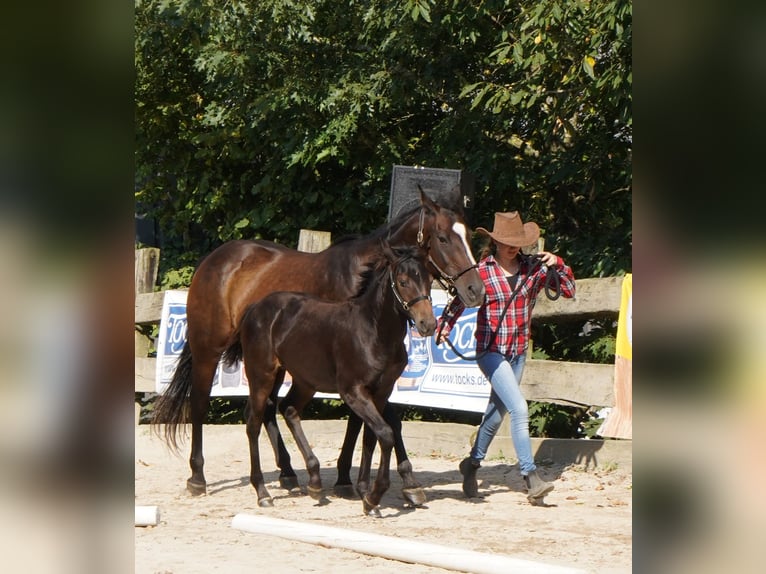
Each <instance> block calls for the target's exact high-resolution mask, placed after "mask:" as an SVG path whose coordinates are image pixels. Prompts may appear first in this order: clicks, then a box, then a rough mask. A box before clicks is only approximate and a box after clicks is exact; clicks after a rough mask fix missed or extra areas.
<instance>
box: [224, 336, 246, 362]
mask: <svg viewBox="0 0 766 574" xmlns="http://www.w3.org/2000/svg"><path fill="white" fill-rule="evenodd" d="M239 331H240V328H239V327H237V329H236V331H234V334H233V335H232V336H231V337H232V341H233V342H232V344H231V345H229V346H228V347H227V349H226V350H225V351H224V352H223V356H222V359H221V360H222V361H223V363H224V364H225V365H226V366H227V367H231V366H232V365H233V364H234V363H236V362H237V361H241V360H242V355H243V350H242V341H240V339H239Z"/></svg>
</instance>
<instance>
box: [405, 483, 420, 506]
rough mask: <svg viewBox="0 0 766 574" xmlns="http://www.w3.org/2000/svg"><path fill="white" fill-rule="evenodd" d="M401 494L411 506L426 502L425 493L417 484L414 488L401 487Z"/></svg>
mask: <svg viewBox="0 0 766 574" xmlns="http://www.w3.org/2000/svg"><path fill="white" fill-rule="evenodd" d="M402 495H403V496H404V499H405V500H406V501H408V502H409V503H410V504H411V505H412V506H423V505H424V504H425V503H426V493H425V492H423V489H422V488H420V487H419V486H417V487H415V488H403V489H402Z"/></svg>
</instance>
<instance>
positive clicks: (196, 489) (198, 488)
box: [186, 478, 207, 496]
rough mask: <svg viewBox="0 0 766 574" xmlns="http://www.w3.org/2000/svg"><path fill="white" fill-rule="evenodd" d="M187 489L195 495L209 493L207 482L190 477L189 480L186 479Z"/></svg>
mask: <svg viewBox="0 0 766 574" xmlns="http://www.w3.org/2000/svg"><path fill="white" fill-rule="evenodd" d="M186 490H188V491H189V492H191V493H192V494H193V495H194V496H200V495H202V494H207V483H205V482H196V481H193V480H192V479H191V478H190V479H189V480H187V481H186Z"/></svg>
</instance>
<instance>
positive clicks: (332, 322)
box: [224, 243, 436, 516]
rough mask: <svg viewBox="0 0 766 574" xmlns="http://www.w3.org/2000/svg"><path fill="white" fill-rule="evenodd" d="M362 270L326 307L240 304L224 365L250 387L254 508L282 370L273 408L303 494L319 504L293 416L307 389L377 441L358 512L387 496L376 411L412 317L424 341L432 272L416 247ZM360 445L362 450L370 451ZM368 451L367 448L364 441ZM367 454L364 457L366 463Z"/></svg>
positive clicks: (280, 299)
mask: <svg viewBox="0 0 766 574" xmlns="http://www.w3.org/2000/svg"><path fill="white" fill-rule="evenodd" d="M381 248H382V250H383V253H384V254H385V259H384V260H383V262H382V263H381V264H379V265H378V266H377V267H375V268H373V269H372V270H371V273H370V278H369V284H368V285H367V286H366V288H365V289H364V290H363V292H362V294H361V295H359V296H358V297H356V298H354V299H351V300H349V301H344V302H330V301H325V300H323V299H319V298H317V297H314V296H311V295H306V294H303V293H295V292H278V293H272V294H271V295H268V296H267V297H264V298H263V299H261V300H260V301H259V302H258V303H255V304H253V305H251V306H249V307H248V309H247V310H246V311H245V314H244V316H243V318H242V322H241V324H240V326H239V328H238V330H237V332H236V333H235V337H236V338H237V340H236V341H235V342H234V343H233V344H232V345H231V347H229V349H228V350H227V351H226V353H225V355H224V360H225V361H227V362H229V363H231V362H233V361H235V360H238V359H243V360H244V363H245V372H246V374H247V378H248V381H249V385H250V398H249V401H250V409H249V410H250V414H249V417H248V420H247V435H248V439H249V442H250V464H251V473H250V482H251V483H252V485H253V487H255V490H256V492H257V494H258V503H259V505H261V506H272V504H273V502H272V498H271V496H270V494H269V492H268V490H267V489H266V486H265V484H264V480H263V472H262V470H261V462H260V453H259V450H258V437H259V434H260V429H261V424H262V423H263V417H264V413H265V411H266V407H267V403H268V401H269V399H270V397H273V391H274V388H275V387H274V381H275V380H276V379H278V374H279V372H280V371H282V370H284V369H286V370H288V371H290V374H291V375H292V378H293V382H292V385H291V387H290V390H289V391H288V393H287V395H286V396H285V398H284V399H282V400H281V401H280V402H279V411H280V412H281V413H282V415H283V416H284V418H285V421H286V423H287V426H288V427H289V428H290V431H291V432H292V434H293V436H294V437H295V441H296V443H297V445H298V448H299V449H300V451H301V453H302V454H303V458H304V460H305V462H306V469H307V470H308V473H309V484H308V492H309V494H310V495H311V496H312V497H313V498H316V499H321V498H322V483H321V479H320V476H319V461H318V459H317V458H316V456H315V455H314V453H313V451H312V450H311V447H310V445H309V442H308V440H307V439H306V436H305V435H304V433H303V430H302V428H301V420H300V413H301V412H302V411H303V408H304V407H305V406H306V404H307V403H308V402H309V401H310V400H311V398H312V397H313V396H314V394H315V393H316V392H337V393H338V394H339V395H340V396H341V398H342V399H343V400H344V401H345V402H346V404H347V405H348V406H349V407H350V408H351V410H352V411H353V412H354V413H356V414H357V415H358V416H359V417H360V418H361V419H362V420H363V421H364V423H365V424H366V425H367V426H368V427H369V429H370V430H371V431H372V432H373V433H374V434H375V437H377V440H378V443H379V444H380V451H381V452H380V464H379V466H378V472H377V475H376V478H375V482H374V484H373V486H372V489H370V491H369V492H367V493H366V494H365V495H364V497H363V498H362V504H363V509H364V512H365V513H366V514H369V515H374V516H380V510H379V504H380V499H381V497H382V496H383V493H385V492H386V490H388V487H389V484H390V479H389V465H390V459H391V450H392V449H393V446H394V433H393V430H392V429H391V427H390V426H389V425H388V423H386V421H385V420H384V419H383V416H382V414H381V413H382V411H383V408H384V406H385V405H386V403H387V401H388V398H389V396H390V395H391V392H392V390H393V388H394V384H395V382H396V379H397V378H398V377H399V375H401V373H402V371H403V370H404V367H405V366H406V364H407V351H406V349H405V346H404V335H405V333H406V329H407V322H408V321H409V320H411V321H412V322H413V323H414V325H415V326H416V327H417V329H418V332H420V333H421V334H422V335H423V336H429V335H432V334H433V332H434V330H435V328H436V319H435V318H434V315H433V309H432V307H431V297H430V292H431V276H430V274H429V272H428V270H427V268H426V266H425V260H424V255H423V253H422V252H421V251H420V250H419V249H414V248H412V247H408V248H406V249H394V250H392V249H390V248H389V247H388V246H387V245H386V244H385V243H382V247H381ZM369 442H370V441H364V447H363V449H369V444H368V443H369ZM372 446H373V447H374V444H373V445H372ZM371 455H372V452H371V450H369V452H363V458H364V457H368V458H369V457H371Z"/></svg>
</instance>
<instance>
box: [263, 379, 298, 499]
mask: <svg viewBox="0 0 766 574" xmlns="http://www.w3.org/2000/svg"><path fill="white" fill-rule="evenodd" d="M284 380H285V370H284V369H281V368H280V369H279V372H278V373H277V378H276V380H275V381H274V388H273V389H272V391H271V396H270V397H269V400H268V401H266V410H265V411H264V413H263V426H264V428H265V429H266V434H268V435H269V442H270V443H271V448H272V449H273V450H274V458H275V459H276V461H277V466H278V467H279V471H280V472H279V485H280V486H281V487H282V488H284V489H287V490H289V491H290V492H295V491H300V486H299V485H298V477H297V476H296V475H295V470H293V467H292V464H291V462H290V453H289V452H288V451H287V448H285V443H284V441H283V440H282V434H281V433H280V432H279V426H278V425H277V402H279V397H278V394H279V389H280V387H281V386H282V383H283V382H284Z"/></svg>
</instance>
